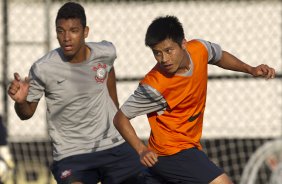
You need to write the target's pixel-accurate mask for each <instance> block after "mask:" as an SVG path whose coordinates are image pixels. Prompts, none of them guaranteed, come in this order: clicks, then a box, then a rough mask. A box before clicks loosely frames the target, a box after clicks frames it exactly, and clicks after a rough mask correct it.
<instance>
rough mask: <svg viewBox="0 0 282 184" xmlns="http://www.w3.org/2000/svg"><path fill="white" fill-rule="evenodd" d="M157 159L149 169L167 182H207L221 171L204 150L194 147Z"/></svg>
mask: <svg viewBox="0 0 282 184" xmlns="http://www.w3.org/2000/svg"><path fill="white" fill-rule="evenodd" d="M158 160H159V161H158V162H157V164H156V165H155V166H154V167H152V168H151V170H152V172H153V173H154V174H155V175H158V176H160V177H162V178H163V179H165V180H166V181H167V182H169V183H183V184H184V183H185V184H207V183H209V182H211V181H212V180H214V179H215V178H216V177H218V176H219V175H221V174H222V173H223V170H222V169H220V168H219V167H217V166H216V165H215V164H214V163H213V162H211V161H210V160H209V159H208V157H207V156H206V154H205V153H204V152H202V151H200V150H198V149H196V148H191V149H187V150H183V151H181V152H179V153H177V154H174V155H171V156H163V157H159V158H158Z"/></svg>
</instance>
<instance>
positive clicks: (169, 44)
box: [151, 39, 188, 74]
mask: <svg viewBox="0 0 282 184" xmlns="http://www.w3.org/2000/svg"><path fill="white" fill-rule="evenodd" d="M151 49H152V51H153V54H154V56H155V58H156V60H157V61H158V63H159V64H160V66H161V68H162V69H163V70H164V71H165V72H166V73H169V74H176V73H178V74H179V73H183V72H184V71H185V68H186V65H187V59H188V55H187V51H186V49H185V40H183V43H182V45H181V46H179V45H178V44H177V43H176V42H174V41H173V40H171V39H165V40H164V41H162V42H160V43H158V44H156V45H155V46H153V47H152V48H151Z"/></svg>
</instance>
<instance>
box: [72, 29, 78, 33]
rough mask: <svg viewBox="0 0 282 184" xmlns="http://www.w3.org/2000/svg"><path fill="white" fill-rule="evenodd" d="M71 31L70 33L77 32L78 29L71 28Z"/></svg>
mask: <svg viewBox="0 0 282 184" xmlns="http://www.w3.org/2000/svg"><path fill="white" fill-rule="evenodd" d="M71 32H72V33H78V32H79V29H72V30H71Z"/></svg>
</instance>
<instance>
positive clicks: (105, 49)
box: [86, 40, 116, 56]
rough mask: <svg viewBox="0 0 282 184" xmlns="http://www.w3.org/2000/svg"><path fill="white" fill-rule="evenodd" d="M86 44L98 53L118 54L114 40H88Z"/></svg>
mask: <svg viewBox="0 0 282 184" xmlns="http://www.w3.org/2000/svg"><path fill="white" fill-rule="evenodd" d="M86 44H87V46H88V47H89V48H90V49H91V50H93V51H94V52H95V53H96V54H97V53H100V54H104V55H109V56H111V55H116V48H115V46H114V44H113V43H112V42H109V41H106V40H103V41H101V42H87V43H86Z"/></svg>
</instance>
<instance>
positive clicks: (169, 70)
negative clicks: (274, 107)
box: [114, 16, 275, 184]
mask: <svg viewBox="0 0 282 184" xmlns="http://www.w3.org/2000/svg"><path fill="white" fill-rule="evenodd" d="M145 44H146V46H149V47H150V48H151V49H152V52H153V54H154V57H155V59H156V60H157V64H156V65H155V66H154V67H153V69H152V70H151V71H149V72H148V73H147V75H146V76H145V77H144V79H143V80H142V81H141V82H140V84H139V86H138V88H137V89H136V90H135V92H134V94H132V95H131V96H130V97H129V98H128V100H127V101H126V102H125V103H124V104H123V105H122V107H121V108H120V109H119V111H118V112H117V114H116V116H115V118H114V124H115V126H116V128H117V130H118V131H119V132H120V133H121V135H122V136H123V137H124V139H125V140H126V141H127V142H129V144H130V145H131V146H132V147H133V148H134V149H135V150H136V152H137V153H138V154H139V155H140V161H141V163H142V164H143V165H145V166H147V167H148V168H149V173H148V174H147V177H146V181H145V183H150V184H152V183H161V184H164V183H185V184H208V183H211V184H231V183H232V182H231V180H230V179H229V178H228V176H227V175H226V174H225V173H224V171H223V170H222V169H221V168H219V167H218V166H216V165H215V164H214V163H213V162H211V161H210V160H209V159H208V158H207V156H206V154H205V153H204V152H203V151H202V146H201V144H200V138H201V136H202V127H203V117H204V110H205V103H206V95H207V80H208V71H207V69H208V64H213V65H216V66H219V67H221V68H224V69H228V70H233V71H238V72H244V73H247V74H250V75H252V76H254V77H259V76H261V77H265V78H266V79H269V78H274V76H275V70H274V69H273V68H271V67H269V66H267V65H264V64H261V65H259V66H257V67H252V66H250V65H248V64H246V63H244V62H242V61H241V60H239V59H238V58H236V57H235V56H233V55H231V54H230V53H228V52H226V51H223V50H221V47H220V46H219V45H217V44H215V43H211V42H208V41H205V40H199V39H197V40H196V39H195V40H191V41H186V39H185V37H184V31H183V27H182V24H181V23H180V22H179V20H178V19H177V18H176V17H174V16H165V17H158V18H156V19H155V20H154V21H153V22H152V23H151V25H150V26H149V27H148V30H147V33H146V38H145ZM143 114H147V116H148V120H149V123H150V126H151V134H150V137H149V140H148V146H146V145H144V143H143V142H142V141H141V140H140V139H139V138H138V137H137V135H136V133H135V130H134V129H133V127H132V125H131V124H130V119H131V118H134V117H136V116H139V115H143Z"/></svg>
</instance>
